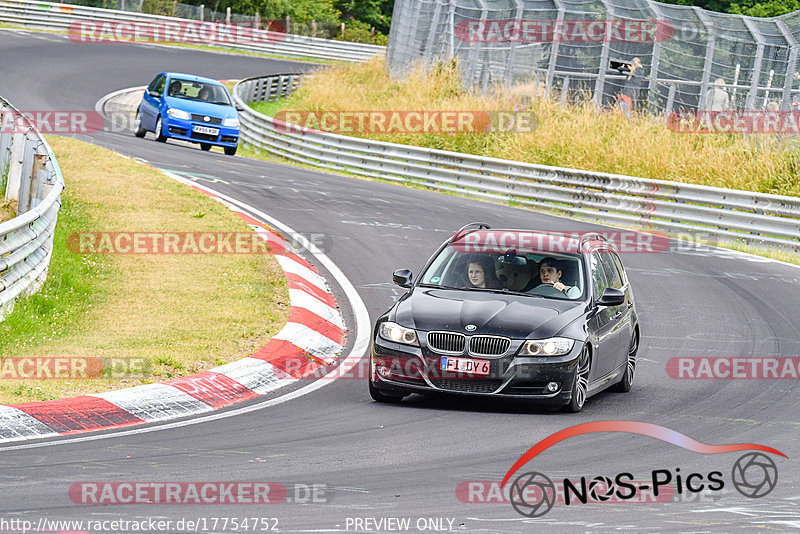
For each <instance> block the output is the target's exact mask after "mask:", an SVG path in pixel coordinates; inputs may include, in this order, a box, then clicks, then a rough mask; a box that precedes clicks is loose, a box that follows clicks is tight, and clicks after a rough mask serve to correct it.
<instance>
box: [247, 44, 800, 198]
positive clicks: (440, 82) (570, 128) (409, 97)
mask: <svg viewBox="0 0 800 534" xmlns="http://www.w3.org/2000/svg"><path fill="white" fill-rule="evenodd" d="M254 108H255V109H257V110H259V111H262V112H264V113H267V114H269V112H271V113H273V114H274V113H275V112H276V111H278V109H285V110H297V111H322V110H326V111H327V110H333V111H371V110H397V111H419V110H441V111H447V110H457V111H485V112H489V114H494V113H501V112H506V113H508V114H510V115H515V114H519V113H521V112H523V111H524V112H532V113H533V115H534V117H535V120H536V123H537V127H536V128H535V129H534V130H533V132H531V133H515V132H514V131H512V130H511V129H505V130H501V129H499V128H496V127H494V126H493V127H492V129H491V131H488V132H481V133H451V134H439V133H430V134H423V133H405V134H404V133H398V134H386V133H364V132H362V133H359V132H353V133H348V135H355V136H359V137H364V138H369V139H375V140H380V141H388V142H392V143H401V144H407V145H415V146H424V147H429V148H437V149H442V150H450V151H454V152H465V153H468V154H477V155H481V156H489V157H496V158H503V159H510V160H515V161H525V162H530V163H538V164H544V165H555V166H561V167H570V168H575V169H586V170H592V171H600V172H608V173H615V174H625V175H628V176H639V177H643V178H650V179H660V180H672V181H678V182H687V183H696V184H703V185H709V186H717V187H726V188H732V189H740V190H746V191H757V192H762V193H775V194H782V195H793V196H798V195H800V149H798V148H797V147H796V146H794V147H793V146H791V144H790V143H789V141H787V139H786V138H780V139H778V138H776V137H774V136H767V135H753V136H749V137H747V136H734V135H722V134H713V135H692V134H685V133H683V134H682V133H677V132H673V131H671V130H669V129H668V128H667V127H666V126H665V124H664V121H663V118H659V117H654V116H650V115H647V114H641V115H638V116H636V117H635V118H634V119H633V120H629V119H627V118H626V117H625V116H624V115H623V114H622V113H620V112H619V111H618V110H616V109H611V110H599V111H598V110H597V109H596V108H595V107H594V106H593V105H592V104H591V103H590V102H588V101H584V102H580V103H577V104H568V105H566V106H561V105H560V102H559V101H558V99H551V98H547V97H545V96H544V95H543V91H542V90H539V91H538V95H537V96H534V95H533V84H531V85H529V86H517V87H514V88H511V89H508V90H506V89H500V88H498V89H497V90H496V91H494V92H492V93H490V94H487V95H482V94H480V93H477V92H474V91H470V90H465V89H463V84H462V82H461V79H460V77H459V74H458V70H457V68H456V67H455V66H453V65H439V66H438V67H437V68H434V69H431V70H430V71H424V70H423V69H416V70H414V71H412V72H410V73H409V74H408V75H407V76H406V77H404V78H402V79H393V78H390V77H389V75H388V73H387V70H386V65H385V61H384V60H383V59H381V58H376V59H374V60H372V61H371V62H368V63H362V64H350V65H336V66H332V67H328V68H325V69H322V70H320V71H317V72H316V73H315V76H314V83H313V84H304V85H302V86H301V87H300V89H299V90H298V91H296V92H295V93H294V94H292V95H291V96H290V97H289V98H288V99H285V100H282V101H281V102H280V103H277V104H276V103H274V102H273V103H260V104H257V105H255V106H254Z"/></svg>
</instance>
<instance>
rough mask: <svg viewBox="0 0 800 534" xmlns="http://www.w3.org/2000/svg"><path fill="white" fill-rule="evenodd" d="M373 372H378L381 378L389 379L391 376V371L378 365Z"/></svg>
mask: <svg viewBox="0 0 800 534" xmlns="http://www.w3.org/2000/svg"><path fill="white" fill-rule="evenodd" d="M375 370H376V371H378V375H379V376H380V377H381V378H389V375H391V374H392V370H391V369H389V368H388V367H386V366H385V365H378V366H377V367H376V368H375Z"/></svg>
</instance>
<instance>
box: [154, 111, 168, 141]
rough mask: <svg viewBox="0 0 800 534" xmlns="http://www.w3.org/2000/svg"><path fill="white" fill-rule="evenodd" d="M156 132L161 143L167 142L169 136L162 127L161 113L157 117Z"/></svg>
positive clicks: (157, 139)
mask: <svg viewBox="0 0 800 534" xmlns="http://www.w3.org/2000/svg"><path fill="white" fill-rule="evenodd" d="M155 134H156V141H158V142H159V143H166V141H167V136H166V135H164V132H163V131H162V128H161V115H159V116H158V118H157V119H156V131H155Z"/></svg>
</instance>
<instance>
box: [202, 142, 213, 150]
mask: <svg viewBox="0 0 800 534" xmlns="http://www.w3.org/2000/svg"><path fill="white" fill-rule="evenodd" d="M200 148H201V149H203V150H205V151H206V152H208V151H209V150H211V145H209V144H208V143H200Z"/></svg>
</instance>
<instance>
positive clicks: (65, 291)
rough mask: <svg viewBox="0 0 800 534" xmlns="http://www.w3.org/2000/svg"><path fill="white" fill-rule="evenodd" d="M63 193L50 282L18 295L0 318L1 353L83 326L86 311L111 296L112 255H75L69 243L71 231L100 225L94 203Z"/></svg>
mask: <svg viewBox="0 0 800 534" xmlns="http://www.w3.org/2000/svg"><path fill="white" fill-rule="evenodd" d="M61 198H62V201H63V203H62V205H61V209H60V210H59V212H58V222H57V223H56V234H55V238H54V240H53V257H52V260H51V262H50V270H49V272H48V274H47V281H46V282H45V283H44V286H42V288H41V289H40V290H39V291H38V292H37V293H35V294H34V295H32V296H30V297H28V298H24V299H19V300H17V302H16V303H15V305H14V310H13V311H12V313H11V314H9V315H8V316H7V317H6V319H5V321H3V322H0V354H3V355H9V354H14V353H15V352H16V351H18V350H19V349H20V348H25V347H33V346H36V345H39V344H40V343H44V342H47V341H51V340H53V339H56V338H59V337H61V336H62V335H64V333H66V332H69V331H74V330H78V329H80V324H81V320H82V319H83V318H84V316H85V314H86V312H87V311H89V310H90V309H92V307H95V306H99V305H100V304H101V303H102V302H103V301H104V300H105V299H106V298H107V293H106V291H104V289H103V288H104V284H103V283H102V282H103V280H107V279H109V278H110V277H113V276H114V275H115V269H114V267H113V264H112V263H111V262H110V261H109V256H99V255H97V256H90V255H79V254H72V253H71V252H70V251H69V249H68V248H67V236H69V235H70V234H71V233H73V232H76V231H79V230H82V231H83V230H86V231H95V230H97V229H98V228H97V226H96V222H95V221H96V220H95V219H92V216H91V205H90V203H89V202H86V201H83V200H79V199H77V198H75V197H73V196H71V195H69V194H64V195H62V197H61Z"/></svg>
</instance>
